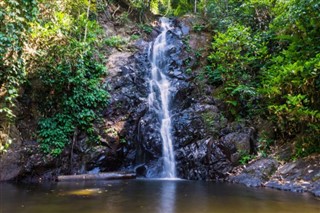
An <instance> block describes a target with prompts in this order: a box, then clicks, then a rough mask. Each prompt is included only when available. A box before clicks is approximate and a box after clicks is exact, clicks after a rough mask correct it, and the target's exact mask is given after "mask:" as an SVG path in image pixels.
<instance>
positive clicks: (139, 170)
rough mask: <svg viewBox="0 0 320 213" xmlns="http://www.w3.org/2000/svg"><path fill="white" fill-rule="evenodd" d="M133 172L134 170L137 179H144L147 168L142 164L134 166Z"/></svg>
mask: <svg viewBox="0 0 320 213" xmlns="http://www.w3.org/2000/svg"><path fill="white" fill-rule="evenodd" d="M134 170H135V173H136V175H137V177H146V176H147V171H148V168H147V166H146V165H144V164H142V165H138V166H136V167H135V169H134Z"/></svg>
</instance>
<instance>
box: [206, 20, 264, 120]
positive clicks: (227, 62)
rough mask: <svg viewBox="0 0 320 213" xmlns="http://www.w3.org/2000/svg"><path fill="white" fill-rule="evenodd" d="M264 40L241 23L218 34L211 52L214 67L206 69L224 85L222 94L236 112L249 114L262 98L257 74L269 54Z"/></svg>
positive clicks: (232, 110) (210, 58)
mask: <svg viewBox="0 0 320 213" xmlns="http://www.w3.org/2000/svg"><path fill="white" fill-rule="evenodd" d="M261 40H262V39H261V38H260V37H259V35H255V36H254V35H252V33H251V31H250V28H248V27H245V26H242V25H239V24H236V25H231V26H229V28H228V30H227V31H226V32H225V33H220V32H219V33H217V35H216V36H215V37H214V42H213V43H212V53H211V54H210V55H209V60H210V62H211V63H212V66H211V67H209V68H208V69H207V70H206V71H207V74H208V77H209V81H210V82H211V83H213V84H216V85H220V84H222V85H223V91H222V93H220V94H219V95H220V97H221V98H223V99H224V100H225V101H226V103H227V104H228V105H229V109H230V112H231V113H232V114H234V115H236V114H239V113H240V112H241V113H242V114H244V115H245V113H248V109H246V108H247V107H248V105H253V104H254V103H253V102H254V101H255V99H257V98H258V94H257V92H256V87H257V82H256V80H255V76H257V72H258V71H259V66H260V64H261V62H262V59H263V57H264V55H265V54H266V48H265V47H263V46H262V44H263V43H262V42H261Z"/></svg>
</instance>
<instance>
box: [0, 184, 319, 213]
mask: <svg viewBox="0 0 320 213" xmlns="http://www.w3.org/2000/svg"><path fill="white" fill-rule="evenodd" d="M0 193H1V196H0V197H1V198H0V212H1V213H37V212H41V213H42V212H43V213H57V212H59V213H64V212H65V213H73V212H76V213H152V212H155V213H213V212H214V213H234V212H245V213H286V212H288V213H301V212H303V213H320V205H319V204H320V201H319V200H317V199H316V198H314V197H313V196H311V195H309V194H296V193H290V192H281V191H276V190H268V189H263V188H260V189H254V188H246V187H243V186H239V185H228V184H216V183H210V182H196V181H170V180H130V181H98V182H65V183H58V184H46V185H16V184H7V183H2V184H0Z"/></svg>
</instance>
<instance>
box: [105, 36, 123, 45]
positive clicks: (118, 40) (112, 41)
mask: <svg viewBox="0 0 320 213" xmlns="http://www.w3.org/2000/svg"><path fill="white" fill-rule="evenodd" d="M104 43H105V44H106V45H108V46H109V47H117V48H120V47H121V46H122V45H124V44H125V43H126V41H125V40H124V39H123V38H122V37H120V36H111V37H109V38H106V39H105V40H104Z"/></svg>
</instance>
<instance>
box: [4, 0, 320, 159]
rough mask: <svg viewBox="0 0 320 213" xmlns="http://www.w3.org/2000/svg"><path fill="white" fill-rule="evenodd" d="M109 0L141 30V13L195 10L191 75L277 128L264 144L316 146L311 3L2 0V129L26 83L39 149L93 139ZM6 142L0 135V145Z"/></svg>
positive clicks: (307, 150)
mask: <svg viewBox="0 0 320 213" xmlns="http://www.w3.org/2000/svg"><path fill="white" fill-rule="evenodd" d="M108 4H115V5H117V4H119V5H124V6H126V7H127V8H128V10H129V11H134V12H135V13H136V14H138V17H139V20H137V21H140V22H145V23H144V24H143V25H141V26H142V28H143V29H144V30H146V31H148V29H149V28H148V22H147V21H148V18H147V17H146V16H147V14H159V15H164V16H176V17H180V16H183V15H186V14H190V13H193V14H195V15H196V16H197V17H198V19H199V20H201V21H199V22H197V23H194V26H193V30H194V31H198V32H202V31H205V32H208V33H210V34H211V35H212V43H211V44H208V45H211V46H210V52H209V54H208V55H209V56H208V57H206V60H207V63H206V65H205V66H203V67H201V71H200V72H197V73H196V75H197V78H196V79H197V80H198V81H199V82H201V83H203V84H209V85H212V86H214V87H215V88H216V89H215V92H214V95H216V96H217V97H218V98H220V99H221V100H224V101H225V103H226V104H227V106H228V111H229V112H228V113H229V114H230V116H231V117H233V119H235V120H255V119H257V118H260V119H265V120H269V121H271V122H272V123H273V125H274V128H275V132H276V135H275V136H274V137H273V138H268V137H267V136H265V137H263V136H262V137H261V138H260V141H261V143H262V144H263V145H262V146H263V147H269V146H270V145H272V144H273V143H274V142H275V141H281V142H283V143H294V144H295V154H296V156H297V157H303V156H306V155H309V154H311V153H319V152H320V143H319V140H320V137H319V136H320V113H319V110H320V92H319V91H320V13H319V11H320V3H319V1H317V0H242V1H237V0H119V1H117V0H109V1H107V0H64V1H58V0H52V1H48V0H38V1H36V0H2V1H0V8H1V11H0V22H1V24H0V47H1V48H0V115H1V117H0V123H1V124H2V129H1V131H2V132H5V131H8V129H9V128H10V123H12V122H14V120H15V119H16V117H15V115H16V110H17V109H18V108H17V106H16V104H17V98H18V97H19V95H20V94H21V90H28V89H30V88H32V94H31V95H32V100H33V101H34V102H35V103H36V105H37V110H38V113H39V125H38V126H39V128H38V131H37V133H36V134H35V137H36V138H37V140H38V141H39V142H40V144H41V147H42V149H43V151H44V152H47V153H51V154H53V155H59V154H60V153H61V151H62V149H63V147H64V146H65V145H66V144H67V143H70V142H71V141H72V137H73V135H74V134H76V133H77V132H78V131H84V132H86V133H87V134H88V135H90V136H91V137H90V138H91V140H92V141H95V129H94V127H93V123H94V122H95V121H96V119H97V117H98V114H99V109H101V108H102V107H105V106H106V105H107V100H108V93H107V92H106V90H105V89H104V88H105V86H106V85H104V83H103V78H104V77H105V76H106V74H107V71H106V70H105V68H104V67H105V66H104V59H105V55H104V53H103V48H102V46H103V45H106V44H107V45H113V44H112V43H110V42H111V41H113V40H112V39H111V40H110V38H106V37H105V36H104V35H103V32H102V30H101V27H100V26H99V23H98V22H97V16H98V14H99V12H101V11H102V10H104V9H105V7H106V5H108ZM121 18H130V14H129V12H128V13H124V14H123V15H122V16H121ZM196 51H198V53H199V57H200V58H201V50H196ZM199 60H200V59H199ZM9 143H10V138H8V137H7V138H6V137H4V136H3V138H2V144H1V147H0V149H1V150H3V149H5V148H6V147H7V146H8V144H9Z"/></svg>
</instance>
